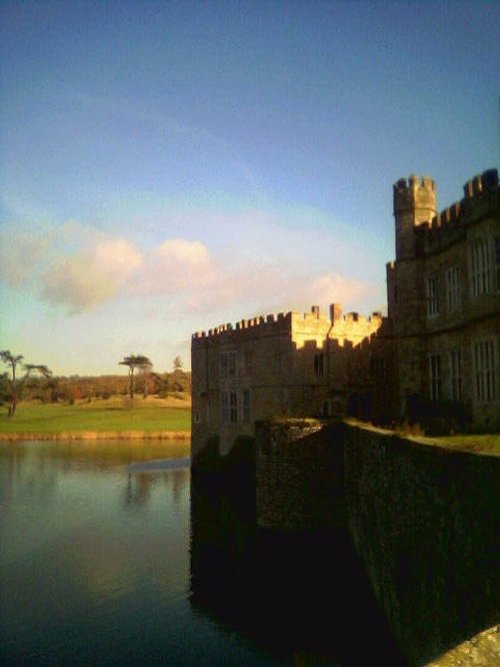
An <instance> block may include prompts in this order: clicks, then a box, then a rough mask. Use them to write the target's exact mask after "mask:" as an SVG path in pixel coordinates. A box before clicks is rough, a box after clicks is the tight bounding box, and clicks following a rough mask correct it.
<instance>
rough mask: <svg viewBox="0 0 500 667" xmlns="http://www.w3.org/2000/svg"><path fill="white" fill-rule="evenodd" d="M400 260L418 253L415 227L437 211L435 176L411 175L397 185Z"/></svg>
mask: <svg viewBox="0 0 500 667" xmlns="http://www.w3.org/2000/svg"><path fill="white" fill-rule="evenodd" d="M393 191H394V218H395V220H396V260H397V261H399V260H403V259H411V258H413V257H415V232H414V230H415V227H417V226H418V225H420V224H421V223H423V222H430V221H431V220H432V218H433V217H434V216H435V215H436V186H435V183H434V181H433V180H432V179H431V178H427V177H425V176H424V178H422V179H420V178H418V177H417V176H415V175H413V176H410V178H409V179H408V181H407V180H406V179H405V178H402V179H400V180H399V181H398V182H397V183H395V184H394V186H393Z"/></svg>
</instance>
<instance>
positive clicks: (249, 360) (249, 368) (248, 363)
mask: <svg viewBox="0 0 500 667" xmlns="http://www.w3.org/2000/svg"><path fill="white" fill-rule="evenodd" d="M243 372H244V375H245V377H246V378H249V377H252V375H253V351H252V350H246V351H245V352H244V353H243Z"/></svg>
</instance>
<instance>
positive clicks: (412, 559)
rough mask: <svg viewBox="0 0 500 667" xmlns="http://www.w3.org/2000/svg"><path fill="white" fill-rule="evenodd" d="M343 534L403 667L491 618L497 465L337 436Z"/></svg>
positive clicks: (499, 501) (499, 596)
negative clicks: (345, 523)
mask: <svg viewBox="0 0 500 667" xmlns="http://www.w3.org/2000/svg"><path fill="white" fill-rule="evenodd" d="M344 471H345V480H344V483H345V493H346V505H347V515H348V527H349V532H350V534H351V537H352V539H353V542H354V545H355V548H356V550H357V552H358V554H359V555H360V557H361V559H362V561H363V563H364V566H365V568H366V572H367V574H368V577H369V579H370V581H371V584H372V587H373V589H374V591H375V595H376V597H377V599H378V600H379V603H380V604H381V605H382V607H383V608H384V610H385V613H386V615H387V618H388V621H389V624H390V626H391V627H392V629H393V632H394V633H395V636H396V638H397V640H398V643H399V645H400V647H401V649H402V651H403V652H404V654H405V656H406V658H407V660H408V662H409V664H412V665H421V664H424V663H425V662H427V661H428V660H429V659H430V658H432V657H435V656H439V655H441V654H442V653H444V651H445V650H447V649H448V648H451V647H452V646H455V645H457V644H459V643H461V642H463V641H464V640H466V639H469V638H470V637H472V636H473V635H475V634H477V633H479V632H480V631H482V630H484V629H486V628H488V627H490V626H492V625H494V624H495V623H498V622H499V618H500V568H499V560H498V559H499V554H500V458H498V457H494V456H486V455H477V454H470V453H466V452H457V451H453V452H450V451H449V450H444V449H441V448H439V447H436V446H429V445H424V444H419V443H415V442H411V441H408V440H406V439H402V438H399V437H396V436H395V435H392V434H389V433H387V432H385V433H384V432H379V431H376V430H368V429H361V428H356V427H349V426H348V427H346V429H345V432H344Z"/></svg>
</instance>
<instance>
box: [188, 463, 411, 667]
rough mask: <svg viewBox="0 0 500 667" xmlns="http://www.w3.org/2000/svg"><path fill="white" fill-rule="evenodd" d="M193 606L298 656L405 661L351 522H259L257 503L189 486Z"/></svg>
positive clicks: (300, 659) (301, 659)
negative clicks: (321, 531)
mask: <svg viewBox="0 0 500 667" xmlns="http://www.w3.org/2000/svg"><path fill="white" fill-rule="evenodd" d="M191 604H192V605H193V607H194V608H195V609H196V610H197V611H198V612H199V613H201V614H203V615H205V616H207V617H208V618H210V619H211V620H213V621H215V622H216V623H218V625H219V626H220V627H221V629H222V630H223V631H224V632H226V633H228V634H232V633H233V632H234V631H236V632H238V633H239V634H240V635H241V636H243V637H246V638H249V639H251V641H252V642H254V643H256V644H257V646H259V647H260V648H261V649H262V650H264V651H265V652H267V653H269V654H271V656H273V657H274V658H275V659H277V660H285V661H287V662H288V661H290V662H292V661H293V664H299V663H300V664H315V665H319V664H321V665H323V664H324V665H362V664H368V663H367V656H369V661H370V664H379V663H380V664H386V665H391V666H394V667H398V666H401V667H404V665H405V663H404V661H403V660H402V658H401V656H400V655H399V653H398V650H397V648H396V646H395V642H394V640H393V638H392V635H391V633H390V631H389V629H388V626H387V624H386V621H385V619H384V616H383V614H382V612H381V610H380V608H379V607H378V605H377V603H376V601H375V599H374V597H373V594H372V592H371V589H370V586H369V584H368V581H367V579H366V576H365V575H364V572H363V569H362V566H361V563H360V561H359V559H358V557H357V556H356V554H355V552H354V550H353V548H352V545H351V543H350V540H349V538H348V535H347V533H346V531H345V530H343V531H342V530H339V531H332V532H331V533H329V534H328V535H317V534H316V535H312V534H309V533H304V534H284V533H277V532H274V533H271V532H268V531H265V530H262V529H258V528H257V527H256V524H255V520H254V516H253V514H252V508H251V507H250V508H249V507H246V508H245V507H244V506H243V507H242V505H241V502H237V503H235V502H234V501H233V498H232V497H231V496H230V495H228V494H227V493H223V492H220V490H216V489H215V488H214V487H213V486H207V485H206V484H205V483H204V481H203V482H200V479H199V478H198V477H197V476H196V475H195V476H194V478H193V483H192V487H191Z"/></svg>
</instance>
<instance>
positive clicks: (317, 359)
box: [314, 352, 325, 377]
mask: <svg viewBox="0 0 500 667" xmlns="http://www.w3.org/2000/svg"><path fill="white" fill-rule="evenodd" d="M324 359H325V358H324V356H323V352H316V354H315V355H314V372H315V373H316V375H317V376H318V377H322V376H323V374H324V372H325V361H324Z"/></svg>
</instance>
